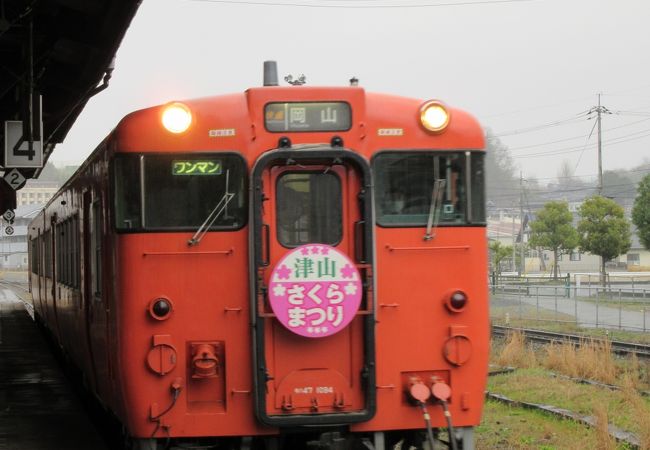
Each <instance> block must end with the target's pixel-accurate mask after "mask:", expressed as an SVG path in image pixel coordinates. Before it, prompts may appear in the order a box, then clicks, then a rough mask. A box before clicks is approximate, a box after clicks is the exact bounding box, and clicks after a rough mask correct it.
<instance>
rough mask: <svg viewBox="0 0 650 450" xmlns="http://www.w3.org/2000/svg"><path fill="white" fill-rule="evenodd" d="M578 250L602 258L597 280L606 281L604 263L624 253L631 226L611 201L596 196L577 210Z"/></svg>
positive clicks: (626, 248) (620, 210)
mask: <svg viewBox="0 0 650 450" xmlns="http://www.w3.org/2000/svg"><path fill="white" fill-rule="evenodd" d="M578 234H580V249H581V250H582V251H585V252H590V253H592V254H594V255H599V256H600V257H601V263H600V279H601V283H603V285H604V284H605V280H606V278H605V277H606V272H605V263H606V262H607V261H611V260H612V259H614V258H616V257H617V256H618V255H621V254H623V253H626V252H627V251H628V250H629V249H630V245H631V241H630V238H631V233H630V223H629V222H628V221H627V219H626V218H625V216H624V213H623V208H621V207H620V206H619V205H617V204H616V202H615V201H614V200H610V199H608V198H605V197H600V196H595V197H591V198H590V199H587V200H585V202H584V203H583V204H582V206H581V207H580V222H578Z"/></svg>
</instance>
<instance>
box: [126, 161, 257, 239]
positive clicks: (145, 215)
mask: <svg viewBox="0 0 650 450" xmlns="http://www.w3.org/2000/svg"><path fill="white" fill-rule="evenodd" d="M114 177H115V179H114V183H115V190H114V192H115V210H116V212H115V225H116V227H117V229H118V230H125V231H126V230H143V229H144V230H160V231H167V230H196V229H198V228H199V227H201V226H202V225H203V224H204V222H206V220H207V219H208V218H209V217H211V214H212V213H213V212H214V213H215V215H216V218H215V220H214V221H213V222H212V225H211V227H210V230H232V229H239V228H241V227H242V226H244V224H245V218H246V209H247V208H246V204H247V203H246V188H245V183H246V171H245V162H244V160H243V159H242V158H241V157H239V156H238V155H234V154H224V153H201V154H196V153H193V154H187V153H184V154H165V155H160V154H152V155H141V156H138V157H137V158H134V157H132V156H124V157H118V158H116V160H115V169H114ZM212 217H213V216H212ZM212 217H211V218H212Z"/></svg>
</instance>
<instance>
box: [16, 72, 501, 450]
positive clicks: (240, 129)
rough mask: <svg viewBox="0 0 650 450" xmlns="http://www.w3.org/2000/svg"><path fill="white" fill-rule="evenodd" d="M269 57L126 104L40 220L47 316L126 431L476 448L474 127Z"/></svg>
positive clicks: (481, 359)
mask: <svg viewBox="0 0 650 450" xmlns="http://www.w3.org/2000/svg"><path fill="white" fill-rule="evenodd" d="M265 68H266V69H268V70H265V82H264V86H263V87H258V88H251V89H249V90H247V91H246V92H244V93H238V94H232V95H224V96H217V97H209V98H203V99H198V100H189V101H183V102H173V103H169V104H166V105H161V106H156V107H152V108H148V109H144V110H141V111H136V112H134V113H131V114H129V115H128V116H126V117H125V118H124V119H122V121H121V122H120V123H119V124H118V125H117V127H116V128H115V129H114V130H113V131H112V132H111V133H110V135H109V136H108V137H107V138H106V139H104V141H103V142H102V143H101V144H100V145H99V146H98V147H97V148H96V150H95V151H94V152H93V153H92V155H91V156H90V157H89V158H88V159H87V160H86V161H85V162H84V163H83V165H82V166H81V167H80V168H79V170H78V171H77V172H76V173H75V174H74V175H73V176H72V178H71V179H70V180H69V181H68V182H67V183H66V184H65V185H64V186H63V187H62V188H61V190H60V191H59V192H58V194H57V195H56V196H55V197H54V198H53V199H52V200H51V201H50V202H49V203H48V204H47V206H46V207H45V208H44V210H43V212H42V213H41V214H40V215H39V216H38V217H37V218H36V219H35V220H34V221H33V222H32V224H31V226H30V234H29V239H30V245H29V247H30V253H31V256H30V267H31V268H30V286H31V290H32V293H33V297H34V306H35V312H36V316H37V320H39V321H41V322H42V323H43V324H44V325H45V326H46V327H47V328H48V329H49V330H50V331H51V333H52V335H53V336H54V338H55V340H56V341H57V342H58V344H59V345H60V347H61V348H62V349H63V351H64V352H65V353H66V354H67V355H68V356H69V358H70V359H71V360H72V361H73V362H74V364H75V365H76V366H78V368H79V369H80V370H81V372H82V373H83V377H84V381H85V383H86V384H87V385H88V387H89V389H91V390H92V391H93V392H94V394H95V395H96V397H97V398H98V399H99V400H100V401H101V403H102V404H103V405H104V406H105V407H106V408H107V409H108V410H109V411H110V412H111V413H112V414H114V415H115V416H116V417H117V418H118V419H119V421H120V422H121V423H122V424H123V425H124V429H125V430H126V432H127V434H128V436H129V437H130V442H131V444H132V446H133V448H138V449H147V450H153V449H156V448H159V449H161V448H164V447H165V446H169V445H172V448H173V446H182V448H202V449H204V448H219V449H221V448H229V449H230V448H231V449H240V448H241V449H244V448H246V449H248V448H261V449H279V448H309V449H312V448H313V449H357V448H363V449H365V448H371V449H372V448H374V449H378V450H380V449H387V448H388V449H393V448H426V447H427V442H429V444H428V445H431V441H432V440H437V439H441V440H444V441H447V445H449V446H450V447H451V448H463V449H471V448H473V447H474V437H473V427H475V426H477V425H478V424H479V422H480V418H481V411H482V407H483V393H484V389H485V384H486V376H487V366H488V343H489V328H488V326H489V324H488V297H487V275H486V273H487V269H486V267H487V248H486V233H485V224H486V219H485V194H484V192H485V191H484V177H485V172H484V137H483V132H482V130H481V128H480V126H479V124H478V123H477V121H476V120H475V119H474V118H472V117H471V116H470V115H469V114H467V113H465V112H463V111H461V110H458V109H452V108H449V107H447V106H446V105H444V104H443V103H441V102H438V101H424V102H423V101H420V100H415V99H410V98H403V97H397V96H389V95H382V94H373V93H369V92H365V91H364V89H363V88H361V87H358V86H357V85H356V83H355V82H352V83H351V85H350V86H346V87H308V86H302V85H300V86H278V83H277V75H276V73H275V71H274V69H273V64H268V65H266V66H265ZM445 411H447V413H445ZM441 429H443V430H441ZM444 429H446V430H444Z"/></svg>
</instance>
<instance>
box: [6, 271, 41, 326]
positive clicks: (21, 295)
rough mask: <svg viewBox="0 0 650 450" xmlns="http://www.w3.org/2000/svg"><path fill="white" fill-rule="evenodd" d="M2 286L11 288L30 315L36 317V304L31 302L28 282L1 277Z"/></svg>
mask: <svg viewBox="0 0 650 450" xmlns="http://www.w3.org/2000/svg"><path fill="white" fill-rule="evenodd" d="M0 287H4V288H7V289H9V290H11V291H12V292H13V293H14V294H15V295H16V297H18V299H19V300H20V301H21V302H22V303H23V305H24V306H25V309H26V310H27V312H28V313H29V315H30V316H31V317H32V319H33V318H34V305H32V303H31V296H30V295H29V287H28V285H27V283H26V282H22V281H14V280H2V279H0Z"/></svg>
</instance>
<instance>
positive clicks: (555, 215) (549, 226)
mask: <svg viewBox="0 0 650 450" xmlns="http://www.w3.org/2000/svg"><path fill="white" fill-rule="evenodd" d="M578 216H579V219H578V221H577V225H575V226H574V218H573V214H572V213H571V212H570V211H569V205H568V203H567V202H565V201H549V202H546V203H545V204H544V207H543V208H542V209H541V210H539V211H538V212H537V214H536V218H535V220H533V221H532V222H530V230H531V231H530V239H529V241H528V244H529V245H530V246H531V247H533V248H539V249H543V250H549V251H551V252H552V253H553V262H554V265H553V267H554V268H553V278H554V279H557V277H558V264H557V263H558V259H559V257H560V255H562V254H568V253H570V252H571V251H573V250H575V249H579V250H580V251H581V252H585V253H591V254H593V255H598V256H600V257H601V264H600V276H601V282H602V283H604V282H605V279H606V278H605V277H606V271H605V264H606V263H607V262H608V261H611V260H613V259H614V258H616V257H618V256H619V255H622V254H625V253H627V252H628V250H629V249H630V246H631V243H632V241H631V237H632V233H631V228H630V222H629V221H628V219H627V218H626V217H625V213H624V210H623V208H622V207H621V206H620V205H618V204H617V203H616V202H615V201H614V200H612V199H610V198H606V197H602V196H593V197H591V198H588V199H587V200H585V201H584V202H583V203H582V205H581V206H580V207H579V208H578ZM632 223H633V224H634V225H635V226H636V229H637V235H638V236H639V240H640V242H641V244H642V245H643V246H644V247H645V248H646V249H649V250H650V175H646V176H645V177H644V178H643V179H642V180H641V182H640V183H639V185H638V187H637V196H636V199H635V200H634V205H633V208H632ZM490 250H491V251H492V260H493V263H494V265H495V267H496V268H498V267H499V264H500V262H501V261H502V260H503V259H504V258H506V257H507V256H509V255H510V254H511V252H512V247H510V246H506V245H503V244H501V243H500V242H498V241H494V242H492V243H490Z"/></svg>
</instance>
